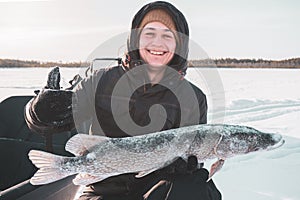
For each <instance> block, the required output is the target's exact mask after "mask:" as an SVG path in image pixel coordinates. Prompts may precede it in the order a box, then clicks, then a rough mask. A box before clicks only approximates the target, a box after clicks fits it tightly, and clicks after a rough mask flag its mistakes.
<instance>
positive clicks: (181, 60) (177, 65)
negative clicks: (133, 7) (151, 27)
mask: <svg viewBox="0 0 300 200" xmlns="http://www.w3.org/2000/svg"><path fill="white" fill-rule="evenodd" d="M157 8H160V9H164V10H165V11H167V12H168V13H169V14H170V16H171V17H172V19H173V20H174V23H175V26H176V30H177V32H179V34H178V41H177V45H176V46H177V47H176V51H175V54H174V57H173V59H172V60H171V61H170V63H169V64H168V66H170V67H172V68H173V69H175V70H177V71H179V72H180V73H181V74H182V75H185V73H186V69H187V58H188V43H189V27H188V24H187V21H186V19H185V17H184V15H183V14H182V13H181V12H180V11H179V10H178V9H177V8H175V7H174V6H173V5H172V4H170V3H168V2H164V1H156V2H153V3H149V4H146V5H145V6H143V7H142V8H141V9H140V10H139V11H138V12H137V13H136V15H135V16H134V18H133V20H132V25H131V33H130V36H129V38H128V41H127V48H128V54H129V57H130V62H129V65H130V67H134V66H136V65H139V64H143V61H142V60H141V58H140V55H139V51H138V47H139V46H138V45H139V43H138V39H137V38H139V34H140V31H138V30H137V28H138V27H139V25H140V23H141V22H142V20H143V18H144V16H145V15H146V14H147V13H148V12H149V11H151V10H153V9H157Z"/></svg>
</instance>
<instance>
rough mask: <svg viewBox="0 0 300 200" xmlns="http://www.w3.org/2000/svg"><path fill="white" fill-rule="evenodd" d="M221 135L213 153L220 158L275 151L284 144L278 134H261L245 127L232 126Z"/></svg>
mask: <svg viewBox="0 0 300 200" xmlns="http://www.w3.org/2000/svg"><path fill="white" fill-rule="evenodd" d="M230 128H231V129H232V130H226V131H225V134H222V137H221V139H220V142H219V144H218V145H217V146H216V148H215V153H216V154H217V156H219V157H220V158H223V159H225V158H228V157H232V156H235V155H241V154H248V153H251V152H256V151H264V150H267V151H268V150H272V149H276V148H278V147H280V146H282V145H283V144H284V140H283V138H282V136H281V135H280V134H275V133H263V132H260V131H258V130H256V129H254V128H251V127H246V126H232V127H230Z"/></svg>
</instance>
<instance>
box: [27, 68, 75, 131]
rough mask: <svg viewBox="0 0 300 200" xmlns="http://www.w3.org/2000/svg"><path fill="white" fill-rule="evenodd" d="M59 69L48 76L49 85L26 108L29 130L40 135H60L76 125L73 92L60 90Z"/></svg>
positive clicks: (37, 92) (55, 69) (38, 92)
mask: <svg viewBox="0 0 300 200" xmlns="http://www.w3.org/2000/svg"><path fill="white" fill-rule="evenodd" d="M59 77H60V75H59V70H58V67H56V68H54V69H53V70H52V71H51V72H50V73H49V75H48V80H47V85H46V86H45V87H44V88H43V89H42V90H41V91H35V93H36V94H37V96H35V97H34V98H33V99H32V100H31V101H29V102H28V103H27V105H26V107H25V120H26V122H27V124H28V126H29V128H30V129H31V130H33V131H35V132H38V133H58V132H63V131H67V130H71V129H72V128H73V127H74V126H75V125H74V121H73V114H72V95H73V92H72V91H71V90H60V86H59V81H60V78H59Z"/></svg>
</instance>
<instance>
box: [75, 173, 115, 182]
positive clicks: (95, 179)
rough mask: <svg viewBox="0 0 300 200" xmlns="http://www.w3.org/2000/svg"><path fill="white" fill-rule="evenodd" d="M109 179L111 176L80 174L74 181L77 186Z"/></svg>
mask: <svg viewBox="0 0 300 200" xmlns="http://www.w3.org/2000/svg"><path fill="white" fill-rule="evenodd" d="M108 177H110V175H102V176H95V175H91V174H87V173H80V174H77V176H76V177H75V178H74V179H73V183H74V184H75V185H90V184H93V183H96V182H99V181H102V180H104V179H106V178H108Z"/></svg>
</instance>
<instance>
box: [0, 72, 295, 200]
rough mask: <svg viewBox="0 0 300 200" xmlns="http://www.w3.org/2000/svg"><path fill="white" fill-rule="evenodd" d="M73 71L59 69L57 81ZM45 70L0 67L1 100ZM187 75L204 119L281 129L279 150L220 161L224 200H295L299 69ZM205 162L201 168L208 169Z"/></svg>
mask: <svg viewBox="0 0 300 200" xmlns="http://www.w3.org/2000/svg"><path fill="white" fill-rule="evenodd" d="M78 71H79V70H78V69H70V68H61V75H62V85H63V86H64V85H65V86H67V85H68V84H67V83H68V81H69V80H70V79H72V77H73V76H74V75H75V74H76V73H78ZM48 72H49V69H32V68H28V69H3V68H2V69H0V75H1V79H0V101H2V100H4V99H5V98H6V97H8V96H11V95H33V90H35V89H39V88H40V87H42V86H44V85H45V83H46V78H47V73H48ZM187 78H188V79H189V80H191V81H192V82H193V83H195V84H196V85H198V86H199V87H200V88H201V89H202V90H203V91H204V93H205V94H206V95H207V98H208V106H209V113H208V117H209V123H217V122H220V123H228V124H239V125H247V126H251V127H254V128H256V129H258V130H261V131H264V132H274V133H280V134H282V135H283V137H284V139H285V141H286V142H285V144H284V145H283V146H282V147H280V148H279V149H276V150H272V151H268V152H259V153H253V154H249V155H244V156H239V157H235V158H231V159H228V160H227V161H225V164H224V166H223V169H222V170H221V171H220V172H218V173H217V174H215V175H214V177H213V179H214V181H215V183H216V185H217V187H218V188H219V189H220V191H221V193H222V195H223V199H224V200H231V199H243V200H254V199H255V200H271V199H272V200H300V190H299V185H300V172H299V170H300V70H299V69H297V70H290V69H189V70H188V75H187ZM209 164H210V163H206V164H205V167H209Z"/></svg>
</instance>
